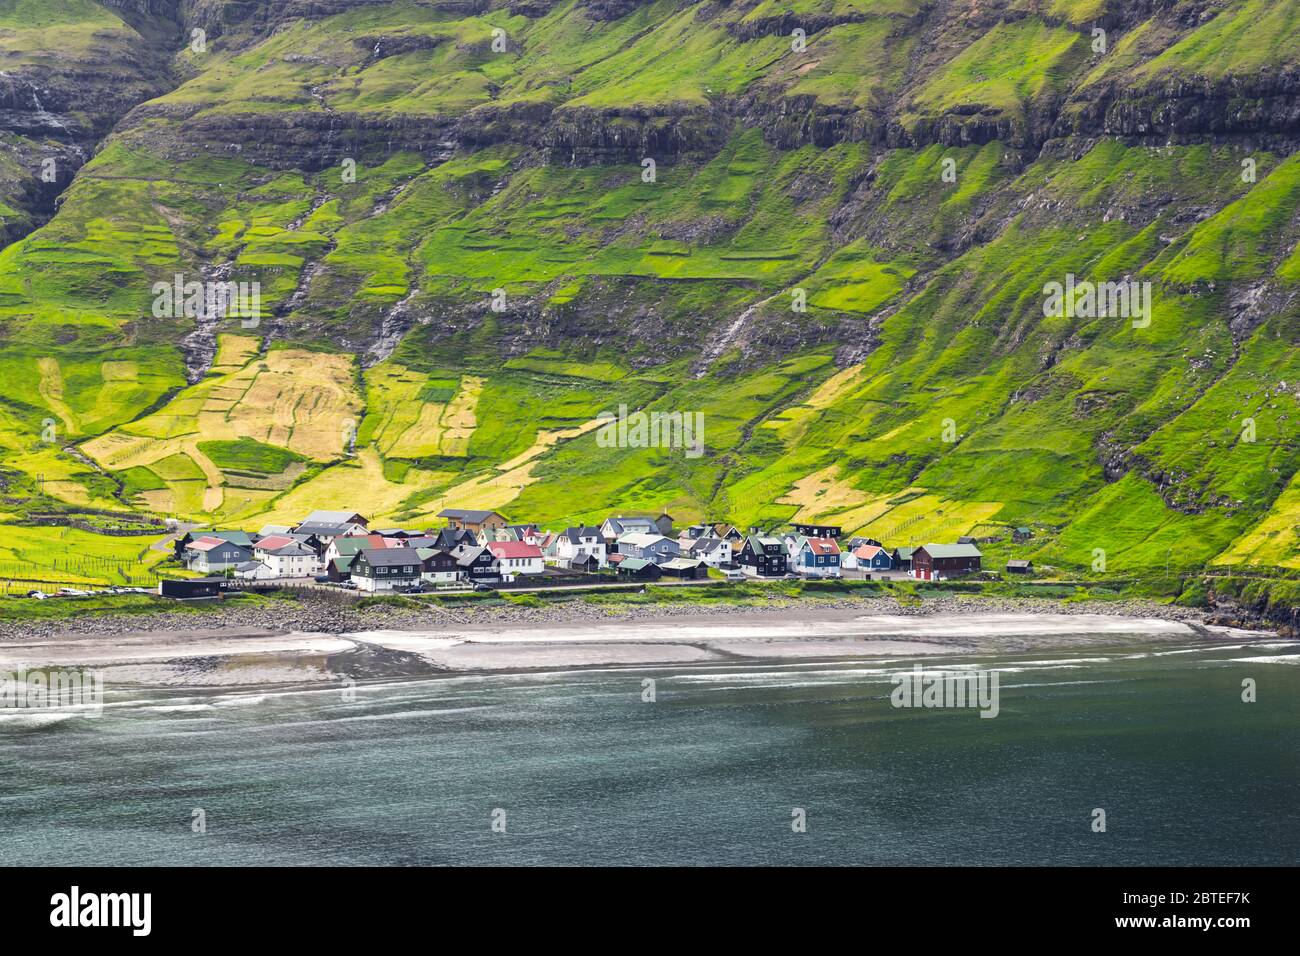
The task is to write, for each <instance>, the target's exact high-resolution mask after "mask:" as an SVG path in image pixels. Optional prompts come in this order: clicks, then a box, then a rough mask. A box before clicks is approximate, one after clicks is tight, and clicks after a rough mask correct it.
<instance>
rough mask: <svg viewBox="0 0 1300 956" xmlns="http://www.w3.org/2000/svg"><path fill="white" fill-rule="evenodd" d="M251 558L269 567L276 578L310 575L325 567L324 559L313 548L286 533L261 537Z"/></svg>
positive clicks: (319, 571)
mask: <svg viewBox="0 0 1300 956" xmlns="http://www.w3.org/2000/svg"><path fill="white" fill-rule="evenodd" d="M253 558H254V559H255V560H257V561H260V562H262V563H263V564H265V565H266V566H267V567H268V568H270V569H271V570H272V571H273V572H274V576H275V577H277V578H304V577H310V576H312V575H316V574H320V573H321V571H323V570H324V569H325V559H324V558H322V557H321V555H320V554H319V553H318V552H317V551H316V550H315V549H314V548H309V547H307V545H305V544H301V543H299V542H298V541H295V540H294V539H293V538H290V537H289V536H288V535H275V536H272V537H270V538H263V539H262V540H261V541H259V542H257V544H256V545H255V546H254V547H253Z"/></svg>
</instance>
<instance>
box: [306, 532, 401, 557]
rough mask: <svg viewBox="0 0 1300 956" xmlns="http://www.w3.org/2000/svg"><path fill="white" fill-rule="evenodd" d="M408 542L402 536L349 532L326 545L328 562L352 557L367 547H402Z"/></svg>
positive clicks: (325, 555)
mask: <svg viewBox="0 0 1300 956" xmlns="http://www.w3.org/2000/svg"><path fill="white" fill-rule="evenodd" d="M405 546H406V542H405V541H404V540H402V539H400V538H385V537H384V536H383V535H380V534H349V535H344V536H343V537H339V538H334V539H333V540H331V541H330V543H329V544H328V545H327V546H326V547H325V554H324V557H325V560H326V562H330V561H334V560H335V559H337V558H350V557H352V556H354V555H355V554H357V553H358V552H359V551H364V550H366V549H367V548H401V547H405Z"/></svg>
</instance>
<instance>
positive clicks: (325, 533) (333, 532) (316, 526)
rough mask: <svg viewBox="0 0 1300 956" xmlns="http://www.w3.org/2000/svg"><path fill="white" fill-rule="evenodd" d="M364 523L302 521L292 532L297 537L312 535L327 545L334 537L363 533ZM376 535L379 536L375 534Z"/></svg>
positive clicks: (364, 530) (323, 544)
mask: <svg viewBox="0 0 1300 956" xmlns="http://www.w3.org/2000/svg"><path fill="white" fill-rule="evenodd" d="M365 533H366V529H365V526H364V525H360V524H356V523H351V524H342V523H340V524H332V523H329V522H325V521H311V522H307V521H304V522H303V523H302V524H300V525H298V527H296V528H294V529H293V531H292V534H293V535H294V536H295V537H298V538H299V539H301V538H303V537H312V538H315V539H316V540H317V541H319V542H320V543H321V545H322V546H325V545H328V544H329V543H330V542H331V541H333V540H334V539H335V538H341V537H343V536H344V535H357V534H365ZM376 537H380V536H379V535H376Z"/></svg>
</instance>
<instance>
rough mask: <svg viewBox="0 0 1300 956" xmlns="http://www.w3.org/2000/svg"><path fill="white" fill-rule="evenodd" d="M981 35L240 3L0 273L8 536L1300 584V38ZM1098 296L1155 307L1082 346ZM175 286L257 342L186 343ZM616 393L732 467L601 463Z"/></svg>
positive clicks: (740, 13) (1261, 15) (1062, 12)
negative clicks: (124, 516)
mask: <svg viewBox="0 0 1300 956" xmlns="http://www.w3.org/2000/svg"><path fill="white" fill-rule="evenodd" d="M217 6H220V5H217ZM987 6H988V8H987V9H986V10H983V11H982V12H981V13H980V15H972V16H969V17H960V16H955V15H954V14H953V11H952V10H951V9H950V8H949V5H946V4H941V3H927V2H920V0H881V2H872V0H806V2H800V3H796V4H793V5H790V4H782V5H777V4H772V3H767V2H753V3H739V4H727V5H724V4H687V5H685V6H683V5H680V4H675V3H668V2H666V0H661V2H657V3H642V4H629V5H627V9H626V10H625V11H623V15H621V16H614V17H613V18H612V19H609V18H606V19H601V18H600V17H599V16H598V15H597V14H595V13H593V10H594V8H593V7H592V6H591V5H589V4H586V3H583V2H580V0H561V2H556V3H550V4H545V3H539V4H534V5H528V6H507V5H505V4H499V3H491V4H486V5H485V8H484V11H483V12H482V13H479V14H477V15H468V14H467V13H466V12H465V9H466V8H465V7H464V6H460V5H454V4H450V3H448V4H439V3H433V4H427V3H420V4H416V3H410V2H394V3H382V4H370V3H368V4H357V5H355V6H352V5H349V4H340V5H339V8H338V9H340V10H341V11H342V12H334V13H329V14H328V15H319V16H315V17H305V16H302V15H291V14H286V16H288V19H286V20H282V21H278V22H277V21H276V20H275V17H276V16H277V15H278V14H275V13H274V11H270V8H268V11H270V12H265V11H264V12H265V16H261V17H259V16H253V15H251V14H249V13H248V11H247V10H245V11H244V13H242V14H241V13H238V12H237V9H236V7H234V6H231V7H228V8H226V10H225V13H224V14H223V16H224V18H225V19H224V26H223V27H222V28H221V29H219V30H218V29H213V31H212V34H213V38H212V40H211V43H210V44H209V48H208V49H207V50H206V51H204V52H202V53H196V52H194V51H192V50H188V49H185V48H184V44H183V43H181V42H180V41H179V39H178V41H177V43H176V45H175V49H176V50H177V51H179V52H178V53H177V54H176V56H175V64H174V65H175V69H176V71H177V75H178V77H179V78H180V79H179V80H178V82H177V84H176V86H175V88H174V89H173V90H171V91H170V92H167V93H165V94H164V95H162V96H160V97H157V98H155V99H153V100H151V101H149V102H147V103H145V104H143V105H142V106H140V107H138V108H137V109H135V110H134V111H133V112H132V113H131V114H130V115H129V116H128V117H127V118H126V119H125V120H124V121H123V122H121V123H120V124H119V125H118V127H117V128H116V129H115V130H114V131H113V132H112V134H111V135H110V136H109V137H108V138H107V140H106V141H105V142H104V143H103V144H102V147H101V149H100V150H99V152H98V153H97V155H96V156H95V157H94V159H93V160H92V161H90V162H89V163H87V164H86V165H85V166H84V167H83V168H82V169H81V170H80V171H79V173H78V175H77V177H76V179H75V180H74V181H73V182H72V184H71V185H70V186H69V187H68V188H67V189H66V191H65V192H64V193H63V196H62V199H61V205H60V207H59V211H58V214H57V215H55V216H54V218H53V219H52V220H51V221H50V222H49V223H48V224H47V225H45V226H43V227H42V228H40V229H37V230H35V231H33V232H31V233H30V234H28V235H25V236H24V237H23V238H20V239H17V240H16V241H14V242H12V243H10V244H9V245H8V246H7V247H5V248H4V249H3V251H0V334H2V335H3V341H4V352H3V357H2V358H0V362H2V363H3V366H4V372H5V379H6V381H10V382H13V383H15V387H13V388H11V389H9V390H7V395H6V397H5V399H4V400H3V401H0V448H3V449H4V451H3V462H2V464H0V468H2V469H3V471H2V472H0V477H2V478H3V480H4V482H5V495H6V498H5V501H6V505H5V508H6V509H7V510H8V511H9V512H10V513H11V514H12V515H14V516H21V515H22V514H24V513H28V512H31V511H33V510H51V509H54V510H57V509H77V508H81V509H95V508H99V509H117V510H124V509H128V508H130V509H138V510H141V511H146V512H150V513H154V514H165V515H177V516H183V517H191V518H194V519H196V520H202V521H205V522H208V521H212V522H226V523H230V524H235V525H239V526H245V527H252V528H255V527H258V526H260V525H261V524H265V523H269V522H273V521H283V520H287V519H291V518H293V517H295V516H297V515H298V514H300V513H301V512H303V511H305V510H309V509H311V508H315V507H344V506H347V507H357V508H359V509H360V510H362V511H366V512H368V513H370V514H372V515H373V516H374V517H376V518H380V519H382V520H383V521H384V522H385V523H401V522H405V523H410V524H412V525H427V524H431V523H434V522H433V516H434V515H436V513H437V511H438V510H440V509H441V508H442V507H445V506H448V505H457V506H462V507H485V508H498V509H501V510H503V511H505V512H507V513H508V514H511V515H512V516H516V517H519V518H521V519H522V518H527V519H532V520H538V521H542V522H544V523H551V524H555V525H562V524H564V523H567V522H570V521H577V520H596V519H598V518H600V517H602V516H603V515H604V514H605V513H607V512H608V511H610V510H613V509H653V508H660V507H667V508H668V509H669V510H671V511H673V513H674V514H675V515H677V516H678V517H679V518H681V519H691V518H696V517H701V516H713V517H717V518H718V519H723V518H725V519H728V520H731V521H734V522H736V523H738V524H742V525H743V524H766V523H775V522H780V521H786V520H789V519H791V518H793V517H795V516H799V517H801V518H814V517H815V518H826V519H835V520H836V521H838V522H840V523H842V524H844V525H845V526H846V530H850V531H857V530H864V531H866V532H868V533H872V534H875V535H876V536H878V537H882V538H886V539H887V540H888V542H889V543H890V544H908V543H919V542H922V541H925V540H934V539H936V538H937V539H940V540H946V539H951V538H955V537H956V536H957V535H960V534H967V533H973V534H977V535H980V536H987V537H994V538H999V539H1004V538H1005V537H1006V535H1007V532H1008V530H1009V529H1010V528H1013V527H1019V526H1029V527H1031V528H1032V529H1033V531H1034V535H1033V538H1032V539H1031V540H1030V541H1029V542H1028V543H1025V544H1023V545H1018V546H1016V548H1015V551H1016V553H1017V554H1023V555H1024V556H1029V557H1034V558H1035V559H1036V560H1038V561H1040V562H1047V563H1052V564H1056V565H1058V566H1061V567H1068V568H1077V569H1087V568H1090V567H1092V566H1093V565H1094V563H1095V562H1096V561H1097V560H1098V552H1104V560H1105V563H1106V566H1107V567H1108V568H1110V569H1114V570H1119V571H1123V572H1125V573H1130V572H1135V571H1141V570H1143V569H1145V568H1149V567H1153V566H1157V565H1159V566H1164V565H1165V564H1166V563H1168V564H1170V565H1176V566H1178V567H1191V566H1197V565H1204V564H1210V563H1214V562H1220V563H1232V564H1235V563H1258V564H1262V565H1268V566H1280V567H1296V566H1300V541H1298V540H1297V538H1296V521H1297V517H1300V498H1297V495H1296V491H1295V481H1296V477H1295V476H1296V472H1297V465H1300V460H1297V448H1296V439H1297V431H1298V430H1297V426H1296V420H1297V417H1296V416H1297V411H1298V410H1297V409H1296V407H1295V405H1296V388H1297V383H1298V382H1300V368H1296V367H1295V366H1296V365H1297V364H1300V360H1298V358H1297V352H1296V348H1295V342H1296V322H1297V313H1296V288H1297V283H1300V251H1297V240H1298V239H1300V161H1298V160H1297V159H1296V158H1295V156H1294V155H1292V149H1293V141H1294V140H1295V139H1296V138H1297V137H1300V130H1297V129H1295V128H1293V125H1289V124H1293V120H1291V119H1289V118H1288V117H1290V116H1292V115H1294V113H1293V111H1292V112H1288V111H1287V108H1286V105H1287V103H1291V102H1294V98H1295V97H1296V96H1297V95H1300V94H1298V93H1297V92H1296V91H1288V90H1286V89H1278V88H1277V87H1278V86H1279V84H1277V83H1273V84H1272V86H1269V84H1268V83H1264V84H1263V85H1260V78H1261V76H1264V75H1265V74H1267V73H1268V72H1269V71H1277V70H1280V69H1283V68H1286V67H1290V66H1294V65H1295V63H1296V60H1297V57H1300V53H1298V52H1297V50H1296V49H1294V46H1293V44H1290V43H1288V42H1287V41H1285V39H1278V33H1277V31H1276V30H1273V29H1272V28H1270V29H1265V26H1264V25H1265V23H1268V24H1273V26H1286V24H1288V23H1289V22H1290V19H1288V18H1294V17H1295V16H1296V15H1297V14H1296V10H1297V8H1298V7H1300V5H1298V4H1296V3H1290V2H1288V3H1277V4H1268V5H1264V6H1266V7H1267V9H1264V8H1263V7H1260V5H1259V4H1255V3H1253V2H1251V0H1224V2H1221V3H1216V4H1212V5H1211V6H1212V7H1213V10H1212V11H1210V15H1208V16H1205V17H1200V18H1189V17H1185V16H1182V15H1181V14H1180V11H1179V9H1178V5H1177V4H1174V3H1172V2H1171V3H1168V4H1155V5H1153V9H1146V10H1144V11H1143V12H1142V13H1141V14H1140V15H1139V14H1135V13H1133V12H1132V11H1131V10H1128V9H1126V8H1125V7H1124V5H1122V4H1119V3H1117V2H1110V0H1079V2H1065V0H1008V2H1005V3H992V4H989V5H987ZM55 7H56V9H67V10H72V9H73V8H74V7H75V4H73V3H71V2H70V0H69V2H68V3H67V4H66V6H65V7H60V6H59V4H56V5H55ZM343 7H349V8H348V9H343ZM0 9H3V8H0ZM78 9H79V8H78ZM239 9H243V8H239ZM258 9H260V8H258ZM615 12H617V11H615ZM1096 23H1102V24H1105V29H1106V31H1107V36H1106V41H1107V42H1106V45H1105V49H1104V50H1099V49H1097V48H1096V43H1095V37H1094V34H1093V32H1092V27H1093V25H1094V24H1096ZM796 29H802V30H803V31H804V33H805V35H806V46H802V47H801V45H800V44H799V43H796V42H794V40H795V39H796V38H793V37H792V32H793V31H794V30H796ZM493 31H500V32H499V33H497V34H495V37H494V32H493ZM1283 32H1284V33H1285V31H1283ZM1292 32H1293V31H1292ZM494 38H495V39H497V40H498V41H499V42H498V46H499V47H501V49H499V50H495V49H494V48H493V41H494ZM186 77H188V78H186ZM1270 82H1271V81H1270ZM1247 127H1248V128H1249V134H1247V132H1243V130H1244V129H1246V128H1247ZM645 160H653V161H654V166H653V175H650V174H649V172H648V171H647V164H646V163H645ZM1244 160H1249V161H1250V162H1249V164H1247V165H1249V166H1250V167H1251V169H1252V170H1253V175H1248V174H1246V166H1243V161H1244ZM1067 273H1068V274H1072V275H1074V276H1076V277H1077V278H1078V279H1079V280H1080V281H1085V280H1086V281H1095V282H1106V281H1120V280H1126V281H1127V280H1132V281H1134V282H1140V283H1149V284H1150V286H1149V288H1150V297H1151V305H1152V310H1151V316H1150V322H1149V323H1144V324H1139V325H1137V326H1135V325H1134V323H1133V322H1131V321H1130V320H1129V319H1127V318H1122V317H1087V316H1066V315H1060V316H1056V315H1046V314H1044V309H1043V305H1044V287H1045V285H1047V284H1048V283H1052V282H1064V281H1065V279H1066V275H1067ZM177 274H181V275H182V276H183V277H184V279H185V280H191V279H204V278H220V279H234V280H237V281H248V282H252V281H256V282H258V283H260V287H261V312H260V315H259V316H258V317H257V318H256V320H255V321H253V322H248V321H243V322H241V321H239V320H235V319H227V320H223V321H220V322H216V323H212V324H209V325H204V324H203V323H196V320H195V318H194V317H192V316H189V317H187V316H184V315H179V316H176V315H162V316H157V315H155V314H154V308H153V304H154V299H155V291H154V284H155V283H159V282H161V283H166V284H170V283H171V282H172V281H173V279H174V277H175V276H176V275H177ZM196 325H198V326H199V328H198V331H197V333H196ZM620 404H625V405H627V406H628V407H629V408H630V409H632V410H636V409H646V410H650V411H656V410H657V411H663V412H674V411H677V412H691V413H695V412H699V413H702V414H703V416H704V421H705V446H706V447H705V451H704V454H703V455H701V456H699V457H693V456H690V455H687V454H684V452H683V450H682V449H674V448H617V447H613V448H611V447H604V444H603V443H602V442H601V441H600V439H599V432H598V430H597V426H598V424H599V421H598V416H599V415H600V414H601V413H602V412H606V411H616V410H617V409H618V407H619V406H620ZM998 549H1003V550H1006V551H1007V553H1010V545H997V546H995V552H996V553H999V554H1000V553H1001V551H1000V550H998Z"/></svg>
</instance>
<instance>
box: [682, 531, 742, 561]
mask: <svg viewBox="0 0 1300 956" xmlns="http://www.w3.org/2000/svg"><path fill="white" fill-rule="evenodd" d="M685 553H686V554H687V555H689V556H690V557H692V558H695V559H696V560H698V561H703V562H704V563H705V564H706V565H708V566H709V567H711V568H725V567H730V566H731V542H730V541H728V540H726V539H725V538H714V537H706V538H696V539H695V540H694V541H692V542H691V544H690V547H689V548H688V549H687V550H686V552H685Z"/></svg>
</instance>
